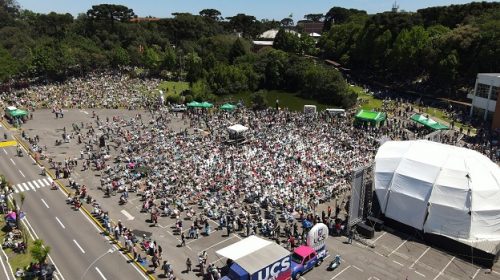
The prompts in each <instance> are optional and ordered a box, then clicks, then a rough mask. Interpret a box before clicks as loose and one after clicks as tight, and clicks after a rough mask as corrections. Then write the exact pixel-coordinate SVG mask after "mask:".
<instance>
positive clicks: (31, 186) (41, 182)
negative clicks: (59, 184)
mask: <svg viewBox="0 0 500 280" xmlns="http://www.w3.org/2000/svg"><path fill="white" fill-rule="evenodd" d="M51 181H52V180H51V179H50V177H47V178H43V179H37V180H32V181H28V182H24V183H19V184H17V185H14V186H13V188H14V192H15V193H20V192H26V191H31V190H32V191H35V192H36V189H40V188H43V187H47V186H50V184H51Z"/></svg>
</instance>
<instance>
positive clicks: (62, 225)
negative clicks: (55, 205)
mask: <svg viewBox="0 0 500 280" xmlns="http://www.w3.org/2000/svg"><path fill="white" fill-rule="evenodd" d="M56 220H57V222H58V223H59V225H61V227H62V228H63V229H66V227H65V226H64V224H63V223H62V222H61V220H59V218H58V217H56Z"/></svg>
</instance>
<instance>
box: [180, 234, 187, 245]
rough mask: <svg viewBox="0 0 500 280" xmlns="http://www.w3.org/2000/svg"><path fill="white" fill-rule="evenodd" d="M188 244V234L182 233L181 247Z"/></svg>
mask: <svg viewBox="0 0 500 280" xmlns="http://www.w3.org/2000/svg"><path fill="white" fill-rule="evenodd" d="M184 246H186V236H185V235H184V232H182V233H181V247H184Z"/></svg>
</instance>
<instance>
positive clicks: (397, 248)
mask: <svg viewBox="0 0 500 280" xmlns="http://www.w3.org/2000/svg"><path fill="white" fill-rule="evenodd" d="M407 241H408V239H406V240H405V241H403V243H401V244H400V245H399V246H398V247H396V249H394V250H392V252H390V253H389V255H387V256H390V255H392V254H393V253H394V252H396V251H397V250H399V248H401V246H403V245H405V243H406V242H407Z"/></svg>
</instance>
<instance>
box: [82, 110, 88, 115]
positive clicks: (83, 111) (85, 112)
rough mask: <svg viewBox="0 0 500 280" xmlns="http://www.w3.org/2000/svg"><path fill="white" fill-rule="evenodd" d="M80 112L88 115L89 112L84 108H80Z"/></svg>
mask: <svg viewBox="0 0 500 280" xmlns="http://www.w3.org/2000/svg"><path fill="white" fill-rule="evenodd" d="M80 112H82V113H84V114H85V115H88V114H89V112H87V111H85V110H80Z"/></svg>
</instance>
